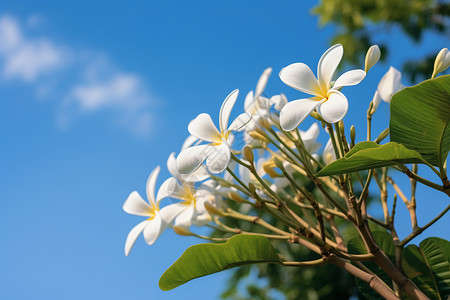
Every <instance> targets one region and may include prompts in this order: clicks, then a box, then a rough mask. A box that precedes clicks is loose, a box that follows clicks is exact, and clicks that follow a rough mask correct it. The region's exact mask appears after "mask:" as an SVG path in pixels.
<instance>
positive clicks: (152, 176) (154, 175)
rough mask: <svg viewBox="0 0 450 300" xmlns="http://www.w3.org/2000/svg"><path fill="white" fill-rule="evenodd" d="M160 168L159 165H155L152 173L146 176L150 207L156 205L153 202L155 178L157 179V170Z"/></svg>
mask: <svg viewBox="0 0 450 300" xmlns="http://www.w3.org/2000/svg"><path fill="white" fill-rule="evenodd" d="M160 170H161V168H160V167H159V166H157V167H156V168H155V169H154V170H153V171H152V173H151V174H150V176H149V177H148V180H147V189H146V190H147V199H148V202H150V205H151V206H152V207H156V202H155V189H156V180H157V179H158V175H159V171H160Z"/></svg>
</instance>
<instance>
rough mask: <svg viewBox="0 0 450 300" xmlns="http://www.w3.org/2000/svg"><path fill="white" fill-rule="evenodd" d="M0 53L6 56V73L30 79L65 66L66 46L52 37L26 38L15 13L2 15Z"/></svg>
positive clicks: (11, 76) (8, 77)
mask: <svg viewBox="0 0 450 300" xmlns="http://www.w3.org/2000/svg"><path fill="white" fill-rule="evenodd" d="M0 55H2V56H3V59H4V65H3V68H2V75H3V77H5V78H7V79H11V78H18V79H21V80H24V81H28V82H30V81H34V80H36V79H37V78H38V77H39V76H42V75H43V74H45V73H48V72H51V71H54V70H55V69H57V68H59V67H61V66H62V64H63V63H64V60H65V59H64V54H63V51H62V49H59V48H58V47H56V46H55V45H54V44H53V43H52V42H51V41H49V40H47V39H45V38H39V39H26V38H25V37H24V36H23V35H22V32H21V28H20V27H19V24H18V22H17V20H16V19H14V18H13V17H11V16H3V17H1V18H0Z"/></svg>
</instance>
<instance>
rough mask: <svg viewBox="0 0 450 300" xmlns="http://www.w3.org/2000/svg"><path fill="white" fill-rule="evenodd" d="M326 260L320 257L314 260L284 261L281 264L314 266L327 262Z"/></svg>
mask: <svg viewBox="0 0 450 300" xmlns="http://www.w3.org/2000/svg"><path fill="white" fill-rule="evenodd" d="M325 263H326V261H325V259H323V258H319V259H316V260H312V261H282V262H280V264H282V265H283V266H288V267H313V266H320V265H323V264H325Z"/></svg>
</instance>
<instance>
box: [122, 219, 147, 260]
mask: <svg viewBox="0 0 450 300" xmlns="http://www.w3.org/2000/svg"><path fill="white" fill-rule="evenodd" d="M149 223H150V221H149V220H145V221H142V222H141V223H139V224H137V225H136V226H134V227H133V229H131V231H130V233H128V236H127V239H126V241H125V256H128V254H130V251H131V248H132V247H133V245H134V243H135V242H136V240H137V238H138V236H139V235H140V234H141V232H142V231H143V230H144V228H145V227H146V226H147V225H148V224H149Z"/></svg>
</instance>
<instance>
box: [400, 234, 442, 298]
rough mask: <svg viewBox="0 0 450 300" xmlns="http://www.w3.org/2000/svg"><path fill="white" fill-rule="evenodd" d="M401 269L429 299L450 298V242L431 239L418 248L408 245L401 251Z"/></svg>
mask: <svg viewBox="0 0 450 300" xmlns="http://www.w3.org/2000/svg"><path fill="white" fill-rule="evenodd" d="M402 267H403V270H404V271H405V273H406V275H407V276H408V277H409V278H411V279H412V280H413V281H414V283H415V284H416V285H417V287H418V288H419V289H420V290H421V291H422V292H424V293H425V294H426V295H427V296H428V297H429V298H430V299H443V300H445V299H447V297H449V296H450V242H449V241H446V240H443V239H440V238H436V237H431V238H427V239H425V240H424V241H422V242H421V243H420V247H417V246H416V245H409V246H408V247H406V248H405V249H403V260H402Z"/></svg>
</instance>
